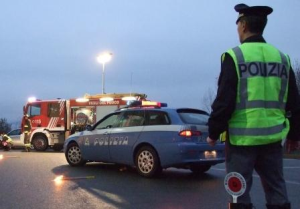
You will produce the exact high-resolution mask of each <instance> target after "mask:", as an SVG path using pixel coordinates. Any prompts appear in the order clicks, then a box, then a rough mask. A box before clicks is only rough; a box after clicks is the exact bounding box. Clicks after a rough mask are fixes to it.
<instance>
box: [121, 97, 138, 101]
mask: <svg viewBox="0 0 300 209" xmlns="http://www.w3.org/2000/svg"><path fill="white" fill-rule="evenodd" d="M122 100H124V101H136V98H135V97H131V96H128V97H123V98H122Z"/></svg>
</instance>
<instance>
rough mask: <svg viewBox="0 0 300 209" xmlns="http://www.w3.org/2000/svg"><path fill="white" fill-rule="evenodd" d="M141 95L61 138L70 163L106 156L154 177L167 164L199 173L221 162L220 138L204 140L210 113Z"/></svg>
mask: <svg viewBox="0 0 300 209" xmlns="http://www.w3.org/2000/svg"><path fill="white" fill-rule="evenodd" d="M163 106H166V105H164V103H157V102H149V101H145V102H143V103H142V104H140V105H134V106H129V107H127V108H123V109H119V110H117V111H115V112H113V113H111V114H108V115H107V116H105V117H104V118H103V119H101V120H100V121H98V122H97V123H96V124H95V125H94V126H93V127H91V128H89V129H88V130H86V131H83V132H79V133H76V134H74V135H71V136H70V137H69V138H68V139H67V140H66V141H65V143H64V152H65V156H66V160H67V161H68V163H69V164H70V165H71V166H82V165H85V164H86V163H87V162H106V163H116V164H123V165H129V166H132V167H136V169H137V171H138V173H139V174H140V175H142V176H145V177H153V176H154V175H156V174H159V173H160V172H161V171H162V169H166V168H169V167H175V168H186V169H190V170H191V171H193V172H195V173H204V172H206V171H208V170H209V169H210V168H211V166H213V165H216V164H218V163H223V162H224V160H225V158H224V156H225V154H224V144H223V143H221V142H219V141H218V142H217V144H216V145H215V146H213V147H212V146H209V144H208V143H207V142H206V138H207V136H208V127H207V121H208V117H209V114H208V113H207V112H205V111H203V110H199V109H192V108H168V107H163Z"/></svg>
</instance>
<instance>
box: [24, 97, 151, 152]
mask: <svg viewBox="0 0 300 209" xmlns="http://www.w3.org/2000/svg"><path fill="white" fill-rule="evenodd" d="M146 97H147V95H145V94H139V93H130V94H123V93H122V94H98V95H85V96H84V97H83V98H77V99H54V100H37V99H30V100H28V102H27V103H26V105H25V106H24V107H23V112H24V115H25V114H27V115H28V116H29V119H30V120H31V124H32V129H31V134H30V142H31V144H32V145H33V147H34V149H35V150H37V151H45V150H46V149H47V148H48V147H51V148H53V149H54V150H55V151H60V150H61V149H62V148H63V144H64V141H65V139H66V138H67V137H68V136H69V135H71V134H73V133H76V132H80V131H83V130H85V128H86V127H87V126H88V125H93V124H94V123H96V122H97V121H98V120H100V119H101V118H102V117H104V116H105V115H107V114H108V113H110V112H113V111H114V110H116V109H119V108H122V107H124V106H126V105H128V104H129V103H130V102H132V101H137V100H138V101H141V100H145V99H146ZM23 123H24V117H23V119H22V134H21V140H23V141H24V133H23Z"/></svg>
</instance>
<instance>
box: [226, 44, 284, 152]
mask: <svg viewBox="0 0 300 209" xmlns="http://www.w3.org/2000/svg"><path fill="white" fill-rule="evenodd" d="M228 53H229V55H231V57H232V58H233V60H234V63H235V66H236V72H237V75H238V88H237V91H238V92H237V98H236V107H235V111H234V113H233V114H232V118H231V119H230V121H229V136H230V137H229V138H230V142H231V143H232V144H234V145H245V146H250V145H261V144H269V143H273V142H276V141H279V140H281V139H283V138H285V137H286V134H287V132H288V129H289V123H288V120H287V119H286V118H285V106H286V100H287V89H288V78H289V69H290V63H289V60H288V58H287V56H286V55H284V54H283V53H282V52H280V51H279V50H277V49H276V48H274V47H273V46H271V45H269V44H266V43H245V44H242V45H240V46H239V47H235V48H233V49H232V50H229V51H228Z"/></svg>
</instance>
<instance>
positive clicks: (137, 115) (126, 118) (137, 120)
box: [116, 111, 145, 127]
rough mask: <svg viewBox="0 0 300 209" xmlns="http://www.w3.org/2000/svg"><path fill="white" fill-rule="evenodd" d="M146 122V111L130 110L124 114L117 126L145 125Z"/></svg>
mask: <svg viewBox="0 0 300 209" xmlns="http://www.w3.org/2000/svg"><path fill="white" fill-rule="evenodd" d="M144 122H145V116H144V111H128V112H124V113H123V114H122V116H121V117H120V120H119V121H118V124H116V127H132V126H143V125H144Z"/></svg>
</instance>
